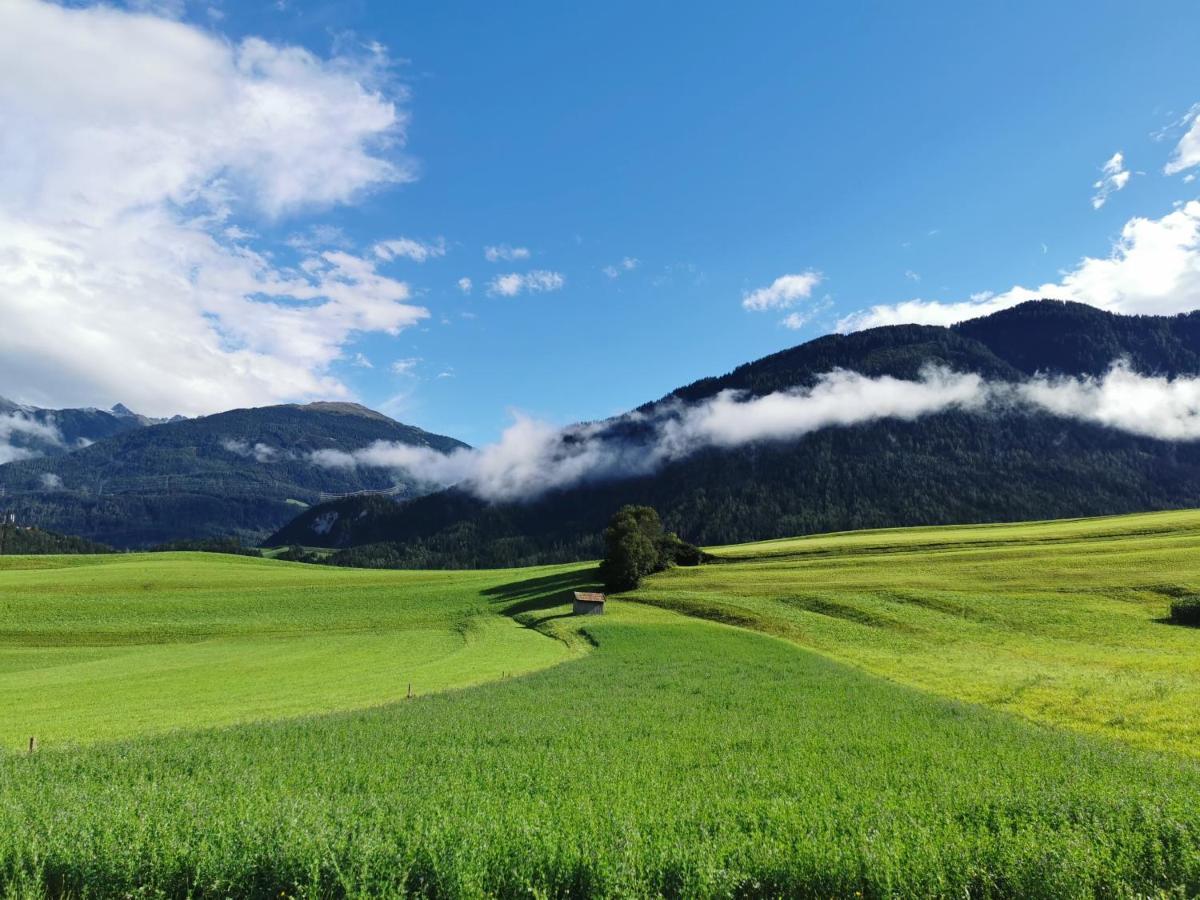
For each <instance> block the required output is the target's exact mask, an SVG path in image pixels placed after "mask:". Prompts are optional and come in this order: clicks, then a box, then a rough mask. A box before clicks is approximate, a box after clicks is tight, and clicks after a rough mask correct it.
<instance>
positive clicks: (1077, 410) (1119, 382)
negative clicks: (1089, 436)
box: [1017, 362, 1200, 441]
mask: <svg viewBox="0 0 1200 900" xmlns="http://www.w3.org/2000/svg"><path fill="white" fill-rule="evenodd" d="M1017 392H1018V395H1019V396H1020V398H1021V399H1022V400H1024V401H1025V402H1027V403H1030V404H1033V405H1035V406H1037V407H1039V408H1041V409H1044V410H1046V411H1047V412H1051V413H1053V414H1055V415H1057V416H1064V417H1068V418H1073V419H1080V420H1082V421H1085V422H1092V423H1094V424H1097V425H1106V426H1108V427H1110V428H1118V429H1120V430H1122V431H1129V432H1132V433H1134V434H1140V435H1144V436H1146V437H1153V438H1159V439H1160V440H1166V441H1194V440H1196V439H1198V438H1200V378H1177V379H1174V380H1171V379H1167V378H1156V377H1150V376H1145V375H1139V374H1137V373H1136V372H1134V371H1132V370H1131V369H1130V368H1129V366H1128V365H1127V364H1124V363H1121V362H1118V363H1117V364H1115V365H1114V366H1113V367H1112V368H1111V369H1109V371H1108V372H1107V373H1105V375H1104V376H1103V377H1101V378H1036V379H1033V380H1032V381H1030V382H1028V383H1026V384H1023V385H1021V386H1019V387H1018V388H1017Z"/></svg>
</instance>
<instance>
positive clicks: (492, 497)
mask: <svg viewBox="0 0 1200 900" xmlns="http://www.w3.org/2000/svg"><path fill="white" fill-rule="evenodd" d="M1014 409H1023V410H1029V411H1036V412H1046V413H1051V414H1053V415H1056V416H1061V417H1064V418H1071V419H1077V420H1079V421H1084V422H1089V423H1092V424H1097V425H1103V426H1107V427H1110V428H1116V429H1120V430H1122V431H1126V432H1129V433H1132V434H1138V435H1142V436H1145V437H1152V438H1160V439H1163V440H1196V439H1200V378H1177V379H1167V378H1161V377H1153V376H1146V375H1140V374H1138V373H1136V372H1134V371H1132V370H1131V369H1130V368H1129V366H1128V365H1126V364H1125V363H1123V362H1120V361H1118V362H1116V363H1114V365H1113V366H1112V367H1111V368H1110V369H1109V370H1108V372H1106V373H1105V374H1104V375H1103V376H1101V377H1097V378H1086V377H1085V378H1067V377H1063V378H1049V377H1035V378H1032V379H1029V380H1028V381H1025V382H1020V383H1013V382H996V381H987V380H985V379H984V378H982V377H980V376H979V375H976V374H964V373H956V372H952V371H950V370H948V369H944V368H927V369H926V370H925V371H924V372H923V373H922V375H921V377H920V378H919V379H917V380H914V381H909V380H904V379H898V378H893V377H890V376H882V377H878V378H869V377H866V376H864V375H860V374H858V373H855V372H848V371H841V370H838V371H833V372H829V373H827V374H825V375H823V376H821V377H820V378H819V379H818V380H817V382H816V384H815V385H814V386H813V387H811V388H798V389H795V390H790V391H777V392H775V393H771V394H766V395H764V396H760V397H748V396H745V395H743V394H739V393H737V392H733V391H723V392H722V393H720V394H717V395H716V396H714V397H712V398H709V399H708V400H705V401H702V402H700V403H696V404H690V405H687V404H682V403H674V404H668V405H666V406H665V407H663V408H660V409H657V410H655V411H654V412H651V413H645V414H643V413H633V414H629V415H627V416H622V417H620V418H618V419H614V420H610V421H607V422H601V423H596V424H590V425H580V426H571V427H569V428H565V429H564V428H557V427H554V426H552V425H549V424H547V423H544V422H538V421H536V420H533V419H530V418H527V417H523V416H522V417H518V418H517V419H516V421H515V422H514V423H513V424H512V425H511V426H510V427H509V428H508V429H507V430H506V431H505V432H504V434H503V436H502V437H501V439H500V440H499V441H498V442H496V443H495V444H492V445H489V446H486V447H482V448H475V449H469V450H465V449H464V450H456V451H454V452H453V453H449V454H443V453H439V452H437V451H434V450H430V449H429V448H425V447H413V446H409V445H399V444H390V443H383V442H380V443H376V444H373V445H371V446H369V447H366V448H364V449H362V450H357V451H353V452H344V451H318V452H317V453H314V454H313V461H314V462H316V463H317V464H319V465H324V466H331V467H346V468H353V467H357V466H363V467H373V468H384V469H395V470H397V471H403V472H404V473H406V474H408V475H410V476H412V477H414V478H416V479H418V480H420V481H423V482H426V483H429V484H433V485H438V486H449V485H458V486H459V487H461V488H462V489H464V490H467V491H469V492H470V493H472V494H474V495H476V496H478V497H480V498H481V499H484V500H489V501H506V500H520V499H531V498H535V497H537V496H539V495H540V494H543V493H545V492H546V491H549V490H553V489H556V488H564V487H569V486H571V485H574V484H578V483H581V482H585V481H596V480H605V479H611V478H618V477H629V476H636V475H644V474H647V473H650V472H653V471H654V470H656V469H657V468H659V467H660V466H662V465H663V464H665V463H667V462H670V461H672V460H676V459H682V458H684V457H686V456H689V455H691V454H693V453H696V452H699V451H701V450H703V449H705V448H708V447H723V448H729V447H737V446H741V445H744V444H750V443H754V442H757V441H767V440H788V439H795V438H799V437H802V436H803V435H805V434H808V433H810V432H813V431H816V430H818V429H821V428H829V427H837V426H851V425H858V424H863V423H867V422H874V421H879V420H883V419H898V420H905V421H911V420H914V419H918V418H920V417H922V416H926V415H932V414H935V413H941V412H947V411H951V410H962V411H967V412H972V413H976V414H980V415H988V414H994V413H996V412H999V411H1011V410H1014Z"/></svg>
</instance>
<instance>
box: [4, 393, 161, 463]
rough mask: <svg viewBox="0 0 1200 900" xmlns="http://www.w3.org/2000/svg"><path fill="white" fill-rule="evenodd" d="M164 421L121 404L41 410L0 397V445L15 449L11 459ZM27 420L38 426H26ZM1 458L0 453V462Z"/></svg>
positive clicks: (74, 446) (73, 446) (47, 452)
mask: <svg viewBox="0 0 1200 900" xmlns="http://www.w3.org/2000/svg"><path fill="white" fill-rule="evenodd" d="M177 418H178V417H177ZM165 421H167V420H166V419H151V418H148V417H146V416H141V415H138V414H137V413H135V412H133V411H132V410H130V409H129V408H128V407H126V406H125V405H124V404H121V403H118V404H117V405H116V406H114V407H113V408H112V409H110V410H105V409H94V408H85V409H43V408H41V407H37V406H28V405H26V404H22V403H15V402H13V401H12V400H8V399H6V398H4V397H0V422H4V423H5V427H4V429H3V431H0V444H3V445H4V446H5V447H8V448H11V449H12V450H13V451H16V452H12V453H11V454H10V455H11V456H12V457H13V458H22V457H24V456H29V455H35V456H61V455H62V454H65V453H70V452H71V451H73V450H78V449H80V448H81V447H86V446H87V445H88V444H91V443H94V442H95V441H100V440H104V439H105V438H109V437H113V436H114V435H117V434H122V433H124V432H126V431H132V430H134V429H136V428H144V427H146V426H147V425H157V424H161V423H162V422H165ZM29 423H32V424H33V425H36V426H40V427H38V428H30V427H26V426H27V425H28V424H29ZM4 460H5V457H4V456H0V462H2V461H4Z"/></svg>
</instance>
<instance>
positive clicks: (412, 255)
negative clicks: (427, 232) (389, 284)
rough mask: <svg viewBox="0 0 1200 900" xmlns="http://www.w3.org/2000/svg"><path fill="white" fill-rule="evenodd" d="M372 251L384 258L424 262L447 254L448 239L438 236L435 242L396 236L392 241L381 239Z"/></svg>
mask: <svg viewBox="0 0 1200 900" xmlns="http://www.w3.org/2000/svg"><path fill="white" fill-rule="evenodd" d="M371 250H372V252H373V253H374V254H375V255H376V256H377V257H379V258H380V259H382V260H387V261H390V260H393V259H397V258H401V257H402V258H404V259H411V260H412V261H413V262H419V263H423V262H425V260H427V259H433V258H435V257H438V256H445V255H446V241H445V240H444V239H442V238H438V239H437V240H436V241H433V242H425V241H416V240H413V239H412V238H406V237H401V238H395V239H393V240H390V241H380V242H379V243H377V244H376V245H375V246H374V247H372V248H371Z"/></svg>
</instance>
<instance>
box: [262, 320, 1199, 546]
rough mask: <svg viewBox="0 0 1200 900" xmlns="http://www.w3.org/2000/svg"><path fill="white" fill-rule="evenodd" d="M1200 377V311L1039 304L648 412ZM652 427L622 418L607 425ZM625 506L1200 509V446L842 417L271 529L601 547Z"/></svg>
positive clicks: (674, 398) (820, 359) (328, 512)
mask: <svg viewBox="0 0 1200 900" xmlns="http://www.w3.org/2000/svg"><path fill="white" fill-rule="evenodd" d="M1117 359H1124V360H1126V361H1127V363H1128V365H1129V366H1130V368H1132V369H1133V370H1135V371H1137V372H1142V373H1147V374H1166V375H1171V376H1178V375H1195V374H1200V313H1191V314H1188V315H1183V316H1175V317H1153V316H1137V317H1134V316H1118V315H1114V314H1111V313H1106V312H1102V311H1100V310H1096V309H1094V308H1091V307H1088V306H1083V305H1081V304H1073V303H1063V302H1059V301H1038V302H1031V303H1026V304H1023V305H1021V306H1019V307H1015V308H1013V309H1010V310H1006V311H1004V312H1000V313H997V314H994V315H992V316H988V317H985V318H981V319H976V320H972V321H969V322H964V323H962V324H959V325H956V326H953V327H950V328H943V327H937V326H892V327H885V328H876V329H871V330H868V331H863V332H858V333H854V334H849V335H829V336H826V337H822V338H819V339H817V340H814V341H810V342H808V343H806V344H802V345H800V346H798V347H794V348H791V349H789V350H784V351H782V352H780V353H776V354H773V355H771V356H768V357H765V358H763V359H760V360H757V361H755V362H752V363H748V364H746V365H743V366H740V367H739V368H737V369H735V370H734V371H733V372H730V373H729V374H727V375H724V376H720V377H714V378H706V379H703V380H701V381H697V382H695V383H693V384H691V385H688V386H686V387H682V388H680V389H678V390H676V391H673V392H672V393H671V394H669V395H667V396H666V397H664V398H663V399H662V400H660V401H656V402H655V403H650V404H647V405H645V406H643V407H642V408H641V409H640V412H642V413H643V414H645V415H651V416H652V415H654V414H655V411H656V410H660V409H665V408H667V407H668V406H669V405H670V404H673V403H678V402H684V403H696V402H698V401H703V400H705V399H707V398H711V397H714V396H716V395H717V394H719V393H720V392H722V391H725V390H731V389H732V390H738V391H743V392H746V393H747V394H748V395H750V396H762V395H765V394H769V393H772V392H775V391H780V390H785V389H788V388H793V387H797V386H810V385H812V384H814V383H815V382H816V380H817V379H818V377H819V376H821V375H823V374H824V373H827V372H829V371H831V370H835V369H846V370H852V371H855V372H859V373H862V374H864V375H869V376H881V375H890V376H893V377H896V378H904V379H913V378H916V377H918V375H919V374H920V373H921V371H922V370H923V369H924V368H925V367H928V366H930V365H935V366H943V367H947V368H949V369H952V370H954V371H958V372H973V373H977V374H979V375H981V376H983V377H985V378H987V379H995V380H1002V381H1020V380H1022V379H1024V378H1026V377H1028V376H1029V375H1032V374H1034V373H1046V374H1052V375H1096V374H1100V373H1103V372H1104V371H1106V370H1107V369H1108V368H1109V367H1110V366H1111V365H1112V363H1113V361H1114V360H1117ZM608 427H610V428H614V429H621V428H630V427H634V428H636V427H637V426H636V425H632V426H631V425H630V424H629V420H625V419H618V420H614V422H613V423H612V424H611V425H610V426H608ZM624 503H648V504H651V505H653V506H655V507H656V508H657V509H658V510H659V512H660V513H661V514H662V517H663V520H664V522H665V523H666V525H667V526H668V527H669V528H671V529H673V530H676V531H678V532H679V533H680V534H681V535H682V536H683V537H685V538H686V539H688V540H691V541H694V542H697V543H703V544H720V543H730V542H739V541H748V540H756V539H764V538H770V537H777V536H784V535H794V534H805V533H809V532H815V531H831V530H840V529H851V528H867V527H879V526H892V525H921V524H939V523H953V522H979V521H1003V520H1010V521H1011V520H1020V519H1039V518H1051V517H1063V516H1076V515H1099V514H1106V513H1119V512H1129V511H1135V510H1152V509H1163V508H1172V507H1181V506H1194V505H1200V445H1198V444H1197V443H1195V442H1186V441H1163V440H1156V439H1153V438H1147V437H1140V436H1136V435H1133V434H1130V433H1127V432H1123V431H1117V430H1114V429H1110V428H1106V427H1102V426H1099V425H1094V424H1088V423H1085V422H1081V421H1076V420H1071V419H1064V418H1059V417H1056V416H1053V415H1049V414H1047V413H1044V412H1034V411H1031V410H1029V409H1019V408H1014V409H1010V410H1005V411H998V412H993V413H989V414H987V415H980V414H975V413H972V412H968V411H961V410H954V411H948V412H942V413H939V414H934V415H928V416H925V417H922V418H918V419H915V420H913V421H901V420H897V419H882V420H876V421H873V422H869V423H866V424H860V425H853V426H839V427H828V428H822V429H819V430H816V431H813V432H811V433H809V434H806V435H805V436H803V437H801V438H799V439H793V440H776V441H761V442H758V443H754V444H750V445H745V446H739V447H735V448H729V449H721V448H709V449H706V450H702V451H700V452H698V453H695V454H693V455H691V456H688V457H686V458H684V459H680V460H677V461H675V462H671V463H668V464H666V465H664V466H663V467H662V468H660V469H658V470H657V471H655V472H653V473H651V474H649V475H641V476H638V477H634V478H623V479H616V480H609V481H604V482H598V483H595V482H594V483H588V484H581V485H577V486H575V487H571V488H568V489H565V490H558V491H553V492H550V493H547V494H543V495H540V496H538V497H536V498H534V499H532V500H530V501H528V502H507V503H487V502H484V501H482V500H480V499H477V498H476V497H474V496H472V495H470V494H468V493H467V492H465V491H463V490H460V489H456V488H450V489H447V490H444V491H440V492H438V493H435V494H431V495H428V496H425V497H421V498H417V499H413V500H411V501H408V502H404V503H400V504H397V503H394V502H390V501H388V500H385V499H381V498H369V499H350V500H345V501H342V502H338V503H332V504H326V505H323V506H320V507H318V508H314V509H312V510H309V511H307V512H306V513H304V514H303V515H300V516H299V517H298V518H297V519H296V520H295V521H294V522H292V523H291V524H289V525H288V526H287V527H286V528H284V529H282V530H281V531H280V532H278V533H277V534H276V535H274V536H273V537H272V538H271V542H272V543H302V544H310V545H322V546H330V547H341V548H346V549H344V552H342V553H340V554H338V557H337V558H340V560H341V561H344V562H347V563H353V564H366V565H405V566H408V565H421V566H490V565H515V564H526V563H532V562H540V561H552V560H566V559H573V558H584V557H594V556H596V555H598V554H599V552H600V545H599V534H600V531H601V529H602V528H603V525H604V523H605V521H606V520H607V519H608V517H609V516H610V515H611V514H612V512H613V511H614V510H615V509H617V508H618V507H619V506H621V505H622V504H624Z"/></svg>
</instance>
